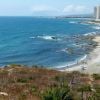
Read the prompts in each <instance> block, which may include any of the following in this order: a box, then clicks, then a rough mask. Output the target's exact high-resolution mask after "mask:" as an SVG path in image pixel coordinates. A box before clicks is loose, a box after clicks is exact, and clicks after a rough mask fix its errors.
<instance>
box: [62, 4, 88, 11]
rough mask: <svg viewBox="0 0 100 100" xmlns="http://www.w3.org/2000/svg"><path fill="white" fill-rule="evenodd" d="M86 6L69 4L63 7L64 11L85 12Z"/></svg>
mask: <svg viewBox="0 0 100 100" xmlns="http://www.w3.org/2000/svg"><path fill="white" fill-rule="evenodd" d="M85 10H86V7H85V6H83V5H67V6H66V7H65V8H64V9H63V13H83V12H84V11H85Z"/></svg>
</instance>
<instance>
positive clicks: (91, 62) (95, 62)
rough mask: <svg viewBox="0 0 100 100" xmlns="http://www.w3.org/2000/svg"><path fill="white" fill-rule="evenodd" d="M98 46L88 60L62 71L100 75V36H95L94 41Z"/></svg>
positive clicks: (88, 56)
mask: <svg viewBox="0 0 100 100" xmlns="http://www.w3.org/2000/svg"><path fill="white" fill-rule="evenodd" d="M92 40H93V41H94V42H96V43H97V46H96V47H95V48H94V49H93V50H92V51H91V52H90V53H89V54H88V55H87V57H86V59H84V60H82V61H81V62H79V63H78V64H75V65H73V66H72V67H71V68H66V67H65V68H62V69H60V71H80V72H82V73H88V74H93V73H100V35H96V36H94V38H93V39H92Z"/></svg>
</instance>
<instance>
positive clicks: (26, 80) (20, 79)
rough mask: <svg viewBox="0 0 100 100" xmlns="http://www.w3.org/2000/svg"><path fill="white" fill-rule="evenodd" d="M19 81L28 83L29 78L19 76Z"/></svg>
mask: <svg viewBox="0 0 100 100" xmlns="http://www.w3.org/2000/svg"><path fill="white" fill-rule="evenodd" d="M17 82H19V83H27V82H28V79H27V78H19V79H17Z"/></svg>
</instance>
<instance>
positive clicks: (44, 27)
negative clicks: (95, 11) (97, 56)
mask: <svg viewBox="0 0 100 100" xmlns="http://www.w3.org/2000/svg"><path fill="white" fill-rule="evenodd" d="M83 20H84V19H56V18H32V17H0V66H3V65H8V64H24V65H28V66H32V65H41V66H46V67H59V66H62V65H63V66H65V65H66V64H68V63H72V62H74V61H76V60H77V59H81V57H84V56H85V55H86V53H87V52H86V48H82V45H88V42H87V41H83V40H82V39H81V37H82V36H84V34H88V33H91V32H93V33H94V32H99V31H100V29H99V26H95V25H88V24H82V23H78V22H80V21H83ZM75 36H78V37H79V38H80V39H76V38H75ZM77 43H78V44H77ZM70 52H72V53H70Z"/></svg>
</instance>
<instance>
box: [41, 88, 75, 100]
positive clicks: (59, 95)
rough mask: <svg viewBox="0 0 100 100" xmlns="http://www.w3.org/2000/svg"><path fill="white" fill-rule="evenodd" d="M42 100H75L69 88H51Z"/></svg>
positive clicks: (43, 95) (45, 92)
mask: <svg viewBox="0 0 100 100" xmlns="http://www.w3.org/2000/svg"><path fill="white" fill-rule="evenodd" d="M42 100H73V99H72V96H71V93H70V89H69V87H68V86H64V87H55V88H49V89H47V90H46V91H44V93H43V94H42Z"/></svg>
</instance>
